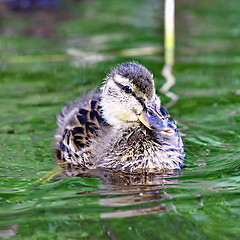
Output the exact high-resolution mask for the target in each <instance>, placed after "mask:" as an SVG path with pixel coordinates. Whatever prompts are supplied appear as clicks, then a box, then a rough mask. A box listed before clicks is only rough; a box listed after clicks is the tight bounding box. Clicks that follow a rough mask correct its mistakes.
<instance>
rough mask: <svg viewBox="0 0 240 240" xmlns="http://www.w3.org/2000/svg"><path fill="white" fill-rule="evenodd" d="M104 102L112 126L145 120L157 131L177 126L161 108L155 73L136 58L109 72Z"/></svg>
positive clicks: (104, 90) (103, 106)
mask: <svg viewBox="0 0 240 240" xmlns="http://www.w3.org/2000/svg"><path fill="white" fill-rule="evenodd" d="M100 106H101V108H102V116H103V118H104V119H105V121H106V122H107V123H108V124H110V125H112V126H120V127H124V126H131V125H132V126H136V125H140V124H144V125H145V126H146V127H147V128H149V129H151V130H156V131H162V130H163V131H168V130H170V129H172V130H175V129H176V126H175V125H174V124H172V123H171V124H170V122H169V121H168V120H167V119H166V118H164V116H163V115H162V113H161V112H160V110H159V109H160V106H161V102H160V99H159V97H158V96H157V95H156V94H155V84H154V80H153V74H152V73H151V72H150V71H149V70H148V69H146V68H145V67H144V66H142V65H140V64H138V63H135V62H128V63H123V64H121V65H118V66H117V67H116V68H115V69H113V70H112V71H111V73H110V74H109V75H108V76H107V78H106V80H105V84H104V85H103V87H102V94H101V101H100Z"/></svg>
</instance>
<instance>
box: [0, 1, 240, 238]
mask: <svg viewBox="0 0 240 240" xmlns="http://www.w3.org/2000/svg"><path fill="white" fill-rule="evenodd" d="M41 11H42V10H35V12H33V13H31V12H11V11H2V12H1V16H0V33H1V35H0V52H1V55H0V122H1V128H0V159H1V163H0V174H1V180H0V201H1V204H0V237H3V238H11V239H91V240H92V239H240V175H239V172H240V155H239V140H240V130H239V129H240V128H239V124H240V67H239V66H240V57H239V56H240V41H239V39H240V23H239V16H240V3H239V2H238V1H236V0H229V1H223V0H218V1H213V0H203V1H198V2H196V1H194V0H180V1H177V20H176V22H177V33H176V39H177V43H176V44H177V47H176V63H175V66H174V75H175V76H176V79H177V83H176V85H175V86H174V87H173V89H172V90H173V91H174V92H175V93H176V94H177V95H178V96H179V101H178V102H177V103H176V104H175V105H174V106H173V107H171V108H170V109H169V112H170V113H171V115H172V116H173V117H174V119H176V120H177V121H178V125H179V128H180V129H181V132H182V135H183V141H184V144H185V150H186V154H187V155H186V160H185V167H184V169H183V170H182V171H181V172H180V173H178V174H174V175H165V176H155V178H150V179H145V178H143V179H136V178H135V177H134V176H127V177H126V176H125V178H124V179H122V178H121V176H114V178H109V176H108V175H107V173H106V174H104V175H103V177H102V178H97V177H95V178H84V177H69V178H61V177H58V178H56V177H55V178H52V179H51V178H50V179H49V180H48V181H47V180H46V174H47V175H49V176H50V173H51V171H52V170H53V169H55V167H56V160H55V156H54V150H53V146H54V142H53V137H54V134H55V129H56V124H55V121H56V120H55V119H56V118H55V116H56V114H57V113H58V112H59V111H60V109H61V107H62V105H63V104H66V103H68V102H70V101H72V100H73V99H74V98H76V97H78V96H79V95H81V94H83V93H85V92H87V91H89V90H91V89H93V88H95V87H99V86H100V85H101V82H102V79H103V78H104V76H105V73H106V71H109V70H110V69H111V67H114V66H115V65H116V64H117V63H120V62H123V61H129V60H136V61H139V62H140V63H142V64H143V65H145V66H146V67H147V68H149V69H150V70H151V71H152V72H153V73H154V75H155V80H156V85H157V87H158V88H159V87H161V86H162V84H163V83H164V79H163V77H162V76H161V69H162V66H163V64H164V58H163V54H164V53H163V2H162V1H156V0H151V1H149V0H148V1H143V0H141V1H139V0H130V1H124V2H120V1H116V0H113V1H107V0H103V1H97V0H92V1H80V2H77V1H75V2H74V1H73V2H72V3H68V4H67V3H65V5H64V6H63V7H62V8H59V9H58V10H54V11H52V10H51V11H43V12H41ZM145 47H151V49H152V50H153V51H150V50H149V48H148V51H147V52H143V51H142V50H139V49H138V50H137V51H134V52H133V51H132V49H135V48H145ZM130 50H131V51H130ZM161 98H162V102H163V103H167V102H168V101H169V99H168V98H167V97H165V96H161ZM44 176H45V180H46V181H45V180H43V181H41V178H44ZM118 177H119V178H118ZM126 183H128V184H129V185H127V184H126Z"/></svg>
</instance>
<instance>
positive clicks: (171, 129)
mask: <svg viewBox="0 0 240 240" xmlns="http://www.w3.org/2000/svg"><path fill="white" fill-rule="evenodd" d="M139 120H140V121H141V122H142V123H143V124H144V125H145V126H146V127H147V128H149V129H150V130H154V131H158V132H163V133H165V134H167V135H172V134H174V133H175V129H176V128H177V126H176V125H175V124H174V123H172V122H171V121H169V120H168V119H167V118H166V117H164V116H163V115H162V114H161V112H160V110H159V108H158V106H157V105H156V103H155V102H151V103H148V104H146V108H145V109H144V110H143V112H142V113H141V115H140V116H139Z"/></svg>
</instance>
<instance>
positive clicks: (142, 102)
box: [114, 81, 145, 108]
mask: <svg viewBox="0 0 240 240" xmlns="http://www.w3.org/2000/svg"><path fill="white" fill-rule="evenodd" d="M114 83H115V84H116V85H117V86H118V87H119V88H121V89H122V90H124V87H125V86H124V85H123V84H121V83H119V82H115V81H114ZM129 94H131V95H132V96H134V97H135V98H136V99H137V100H138V101H139V102H140V103H141V105H142V107H143V108H144V107H145V104H144V99H143V98H142V97H138V96H137V95H136V94H135V92H131V93H129Z"/></svg>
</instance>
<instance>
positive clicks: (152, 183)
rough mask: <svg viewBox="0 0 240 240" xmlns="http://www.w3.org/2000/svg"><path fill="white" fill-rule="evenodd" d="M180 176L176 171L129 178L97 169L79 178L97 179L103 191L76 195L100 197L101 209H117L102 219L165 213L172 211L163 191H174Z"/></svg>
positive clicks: (169, 201)
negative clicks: (103, 207)
mask: <svg viewBox="0 0 240 240" xmlns="http://www.w3.org/2000/svg"><path fill="white" fill-rule="evenodd" d="M179 174H180V172H179V171H168V172H165V173H145V174H132V173H124V172H119V171H112V170H106V169H101V170H100V169H97V170H94V171H91V173H90V172H88V173H87V174H86V173H85V174H84V175H80V176H81V177H82V176H84V177H98V178H100V179H101V180H102V184H101V185H100V186H99V187H100V188H101V189H103V190H100V191H94V192H87V193H86V192H82V193H79V194H92V193H94V194H96V193H97V194H101V195H102V197H101V198H100V200H99V203H100V205H102V206H105V207H114V208H117V210H116V211H113V212H105V213H102V214H101V217H102V218H118V217H119V218H121V217H131V216H140V215H149V214H154V213H158V212H166V211H169V210H170V209H174V206H173V204H172V203H171V199H172V197H173V196H171V195H169V194H167V191H166V189H168V188H173V187H174V188H176V186H177V184H178V183H179V181H178V180H177V179H176V177H177V176H179ZM105 196H106V197H105ZM163 202H164V203H163ZM149 205H150V206H149ZM134 206H136V207H134ZM127 207H131V209H126V208H127Z"/></svg>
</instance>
